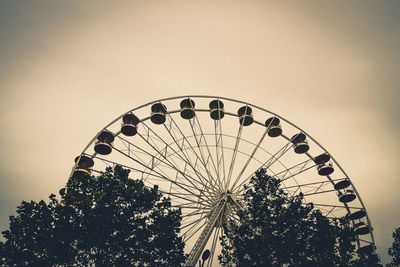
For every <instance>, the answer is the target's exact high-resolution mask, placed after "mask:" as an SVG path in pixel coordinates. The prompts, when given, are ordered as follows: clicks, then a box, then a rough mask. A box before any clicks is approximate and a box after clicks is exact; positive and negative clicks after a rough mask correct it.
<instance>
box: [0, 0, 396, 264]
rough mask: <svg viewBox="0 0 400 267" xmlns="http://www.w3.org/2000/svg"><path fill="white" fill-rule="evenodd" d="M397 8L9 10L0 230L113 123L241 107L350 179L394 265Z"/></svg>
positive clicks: (22, 5)
mask: <svg viewBox="0 0 400 267" xmlns="http://www.w3.org/2000/svg"><path fill="white" fill-rule="evenodd" d="M398 14H400V2H398V1H355V0H354V1H312V0H310V1H234V0H232V1H85V2H83V1H7V0H4V1H1V2H0V149H1V152H0V229H1V230H5V229H6V227H7V225H8V216H9V215H11V214H14V213H15V209H16V206H17V205H18V204H19V203H20V202H21V201H22V200H31V199H33V200H40V199H46V198H47V197H48V196H49V195H50V193H52V192H58V189H59V188H61V187H63V185H64V184H65V183H66V181H67V179H68V175H69V173H70V171H71V168H72V166H73V159H74V158H75V156H77V155H78V154H80V152H81V151H82V150H83V148H84V147H85V146H86V144H88V143H89V141H90V140H91V139H92V138H93V137H94V135H95V134H96V133H97V132H98V131H99V130H100V129H101V128H103V127H104V126H105V125H106V124H107V123H109V122H110V121H111V120H113V119H114V118H116V117H117V116H119V115H121V114H123V113H124V112H126V111H128V110H130V109H132V108H134V107H136V106H139V105H141V104H144V103H147V102H149V101H152V100H156V99H160V98H164V97H170V96H179V95H189V94H196V95H198V94H201V95H218V96H224V97H230V98H234V99H238V100H242V101H245V102H249V103H251V104H255V105H258V106H261V107H264V108H266V109H268V110H271V111H273V112H275V113H277V114H279V115H281V116H283V117H285V118H287V119H289V120H291V121H292V122H294V123H295V124H296V125H298V126H299V127H301V128H303V129H305V130H306V131H307V133H309V134H311V135H312V136H313V137H314V138H315V139H316V140H318V142H319V143H321V144H322V145H323V146H324V147H325V148H326V149H327V150H328V151H329V152H330V153H331V154H332V155H333V156H334V157H335V159H336V160H338V162H339V163H340V165H341V166H342V167H343V168H344V169H345V171H346V172H347V174H348V175H349V177H350V179H351V180H352V182H353V184H354V185H355V186H356V188H357V190H358V192H359V193H360V195H361V198H362V200H363V202H364V204H365V206H366V208H367V211H368V214H369V217H370V219H371V222H372V225H373V228H374V236H375V241H376V245H377V247H378V252H379V254H380V256H381V258H382V260H383V262H387V261H388V256H387V249H388V247H389V246H390V245H391V242H392V237H391V233H392V232H393V231H394V229H395V228H396V227H399V226H400V209H399V208H398V206H399V205H400V194H398V192H399V189H400V185H399V182H400V178H399V177H398V173H399V172H400V164H399V162H400V153H399V150H400V142H399V139H400V134H399V133H400V132H399V125H400V118H399V116H398V114H399V113H400V108H399V107H400V75H398V71H399V69H400V68H399V67H400V50H399V49H398V47H400V16H398Z"/></svg>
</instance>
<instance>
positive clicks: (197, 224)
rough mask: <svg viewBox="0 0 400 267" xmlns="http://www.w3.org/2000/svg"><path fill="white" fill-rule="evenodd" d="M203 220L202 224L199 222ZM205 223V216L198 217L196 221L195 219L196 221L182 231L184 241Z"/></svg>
mask: <svg viewBox="0 0 400 267" xmlns="http://www.w3.org/2000/svg"><path fill="white" fill-rule="evenodd" d="M202 220H204V222H203V223H202V224H200V222H201V221H202ZM206 224H207V219H206V217H203V218H201V219H199V220H198V221H196V223H195V224H194V225H193V226H192V227H191V228H190V229H189V230H187V231H186V232H185V233H184V236H185V238H184V242H187V241H189V240H190V239H191V238H192V237H193V236H194V235H195V234H197V233H198V232H199V231H200V229H202V228H203V227H204V226H205V225H206Z"/></svg>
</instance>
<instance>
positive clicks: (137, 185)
mask: <svg viewBox="0 0 400 267" xmlns="http://www.w3.org/2000/svg"><path fill="white" fill-rule="evenodd" d="M128 174H129V171H128V170H126V169H123V168H122V167H120V166H116V167H115V168H114V169H113V170H112V169H111V168H107V169H106V172H105V173H103V174H101V175H100V176H98V177H90V176H89V175H85V174H80V175H74V176H73V177H72V178H71V179H70V180H69V181H68V183H67V186H66V188H65V189H63V190H61V191H60V192H61V193H62V198H61V200H60V201H59V200H57V199H56V197H55V195H51V196H50V197H49V198H50V201H49V203H48V204H47V203H46V202H44V201H40V202H38V203H36V202H34V201H30V202H26V201H23V202H22V203H21V205H20V206H19V207H18V209H17V215H16V216H10V229H9V230H6V231H4V232H3V236H4V238H5V242H0V258H1V263H2V265H6V266H26V265H29V266H61V265H62V266H89V265H97V266H180V265H181V264H182V263H183V262H184V260H185V257H184V254H183V247H184V243H183V242H182V240H181V238H179V237H178V233H179V227H180V220H181V213H180V210H176V209H173V208H171V203H170V201H169V200H168V199H165V198H162V195H161V194H160V193H159V192H158V191H157V187H156V186H154V188H152V189H149V188H146V187H145V186H144V184H143V182H142V181H140V180H132V179H129V178H128Z"/></svg>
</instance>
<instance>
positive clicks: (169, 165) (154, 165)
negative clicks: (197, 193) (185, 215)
mask: <svg viewBox="0 0 400 267" xmlns="http://www.w3.org/2000/svg"><path fill="white" fill-rule="evenodd" d="M119 139H120V140H121V141H123V143H127V144H128V145H129V147H130V148H131V149H130V150H129V151H128V156H131V154H133V155H134V156H135V158H137V159H138V160H139V159H140V158H141V157H139V156H136V153H137V152H140V153H142V154H144V155H147V156H149V157H150V158H151V164H148V163H145V162H143V161H141V163H142V164H146V166H151V169H154V168H157V169H158V170H159V171H160V172H162V173H163V177H166V176H168V175H167V174H165V172H164V171H163V170H162V169H161V168H160V164H159V162H161V163H163V164H164V165H163V166H164V167H166V168H169V169H171V170H174V171H176V172H177V175H178V173H179V174H180V173H181V172H180V170H178V169H177V168H176V167H174V165H173V164H172V163H170V162H169V161H166V160H164V158H167V156H168V155H167V154H164V152H163V151H162V150H161V153H158V154H159V155H158V156H154V155H153V154H151V153H149V152H148V151H147V150H145V149H142V148H140V147H139V146H137V145H135V144H133V143H131V142H129V141H128V140H126V139H124V138H122V137H119ZM132 147H133V148H136V149H137V151H136V153H135V150H133V149H132ZM184 172H185V171H184ZM185 173H188V172H185ZM193 188H195V189H196V190H199V188H198V187H197V186H194V187H193Z"/></svg>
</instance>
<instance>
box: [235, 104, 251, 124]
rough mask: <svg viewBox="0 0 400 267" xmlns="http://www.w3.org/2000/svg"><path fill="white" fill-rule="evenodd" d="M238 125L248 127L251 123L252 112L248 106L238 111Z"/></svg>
mask: <svg viewBox="0 0 400 267" xmlns="http://www.w3.org/2000/svg"><path fill="white" fill-rule="evenodd" d="M237 113H238V116H239V122H240V125H243V126H249V125H251V124H252V123H253V121H254V120H253V110H252V109H251V107H249V106H243V107H241V108H239V110H238V112H237Z"/></svg>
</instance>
